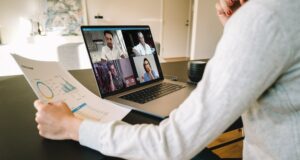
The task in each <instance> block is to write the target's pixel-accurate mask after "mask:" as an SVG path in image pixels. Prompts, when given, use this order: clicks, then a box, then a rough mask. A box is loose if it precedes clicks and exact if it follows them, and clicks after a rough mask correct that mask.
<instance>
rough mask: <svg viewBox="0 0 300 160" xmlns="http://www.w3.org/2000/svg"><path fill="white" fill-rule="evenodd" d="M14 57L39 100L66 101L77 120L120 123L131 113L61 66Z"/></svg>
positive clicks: (56, 63)
mask: <svg viewBox="0 0 300 160" xmlns="http://www.w3.org/2000/svg"><path fill="white" fill-rule="evenodd" d="M12 56H13V57H14V59H15V60H16V62H17V63H18V65H19V66H20V68H21V70H22V71H23V73H24V76H25V78H26V79H27V81H28V83H29V84H30V86H31V88H32V89H33V91H34V92H35V94H36V95H37V97H38V98H39V99H40V100H42V101H44V102H58V101H64V102H65V103H67V104H68V106H69V108H70V109H71V110H72V112H73V113H74V114H75V115H76V116H77V117H79V118H82V119H91V120H96V121H101V122H108V121H113V120H121V119H122V118H124V117H125V116H126V115H127V114H128V113H129V111H130V109H128V108H124V107H121V106H118V105H116V104H114V103H112V102H110V101H108V100H104V99H101V98H100V97H98V96H97V95H95V94H93V93H92V92H90V91H89V90H88V89H86V88H85V87H84V86H83V85H82V84H80V83H79V82H78V81H77V80H76V79H75V78H74V77H73V76H72V75H71V74H70V73H69V72H68V71H66V70H65V69H64V68H63V67H62V66H61V65H60V64H59V63H58V62H49V61H36V60H31V59H27V58H24V57H21V56H19V55H16V54H12Z"/></svg>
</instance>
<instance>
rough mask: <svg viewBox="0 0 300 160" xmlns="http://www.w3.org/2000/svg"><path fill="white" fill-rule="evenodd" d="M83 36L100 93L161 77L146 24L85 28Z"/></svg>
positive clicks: (110, 92)
mask: <svg viewBox="0 0 300 160" xmlns="http://www.w3.org/2000/svg"><path fill="white" fill-rule="evenodd" d="M83 36H84V39H85V43H86V46H87V49H88V52H89V55H90V58H91V62H92V65H93V70H94V73H95V77H96V80H97V83H98V87H99V89H100V92H101V95H102V96H108V95H111V94H114V93H118V92H121V91H122V90H125V89H126V88H129V87H133V86H136V85H138V84H143V83H145V82H150V81H152V80H156V79H159V78H160V76H159V73H158V68H157V64H156V61H155V57H154V55H155V54H156V50H155V45H154V41H153V37H152V35H151V31H150V29H149V28H148V27H145V28H138V27H137V28H122V27H120V28H114V27H112V28H109V27H108V28H97V27H95V28H85V29H83Z"/></svg>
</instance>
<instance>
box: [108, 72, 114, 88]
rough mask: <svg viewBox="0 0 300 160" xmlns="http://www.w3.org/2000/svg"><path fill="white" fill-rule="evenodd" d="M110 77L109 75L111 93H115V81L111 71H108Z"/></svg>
mask: <svg viewBox="0 0 300 160" xmlns="http://www.w3.org/2000/svg"><path fill="white" fill-rule="evenodd" d="M108 75H109V88H110V91H115V90H116V86H115V84H114V80H113V77H112V73H111V71H108Z"/></svg>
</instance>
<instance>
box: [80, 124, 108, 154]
mask: <svg viewBox="0 0 300 160" xmlns="http://www.w3.org/2000/svg"><path fill="white" fill-rule="evenodd" d="M105 126H106V125H105V124H102V123H99V122H95V121H91V120H84V121H83V122H82V123H81V125H80V128H79V143H80V144H81V145H83V146H86V147H89V148H92V149H94V150H98V151H100V150H101V148H102V143H101V139H102V138H101V137H102V136H101V135H102V134H101V131H105V129H104V128H105ZM100 152H101V151H100Z"/></svg>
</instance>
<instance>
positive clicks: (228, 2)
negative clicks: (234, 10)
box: [224, 0, 235, 7]
mask: <svg viewBox="0 0 300 160" xmlns="http://www.w3.org/2000/svg"><path fill="white" fill-rule="evenodd" d="M224 1H225V2H226V4H227V6H228V7H230V6H233V5H234V3H235V0H224Z"/></svg>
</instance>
